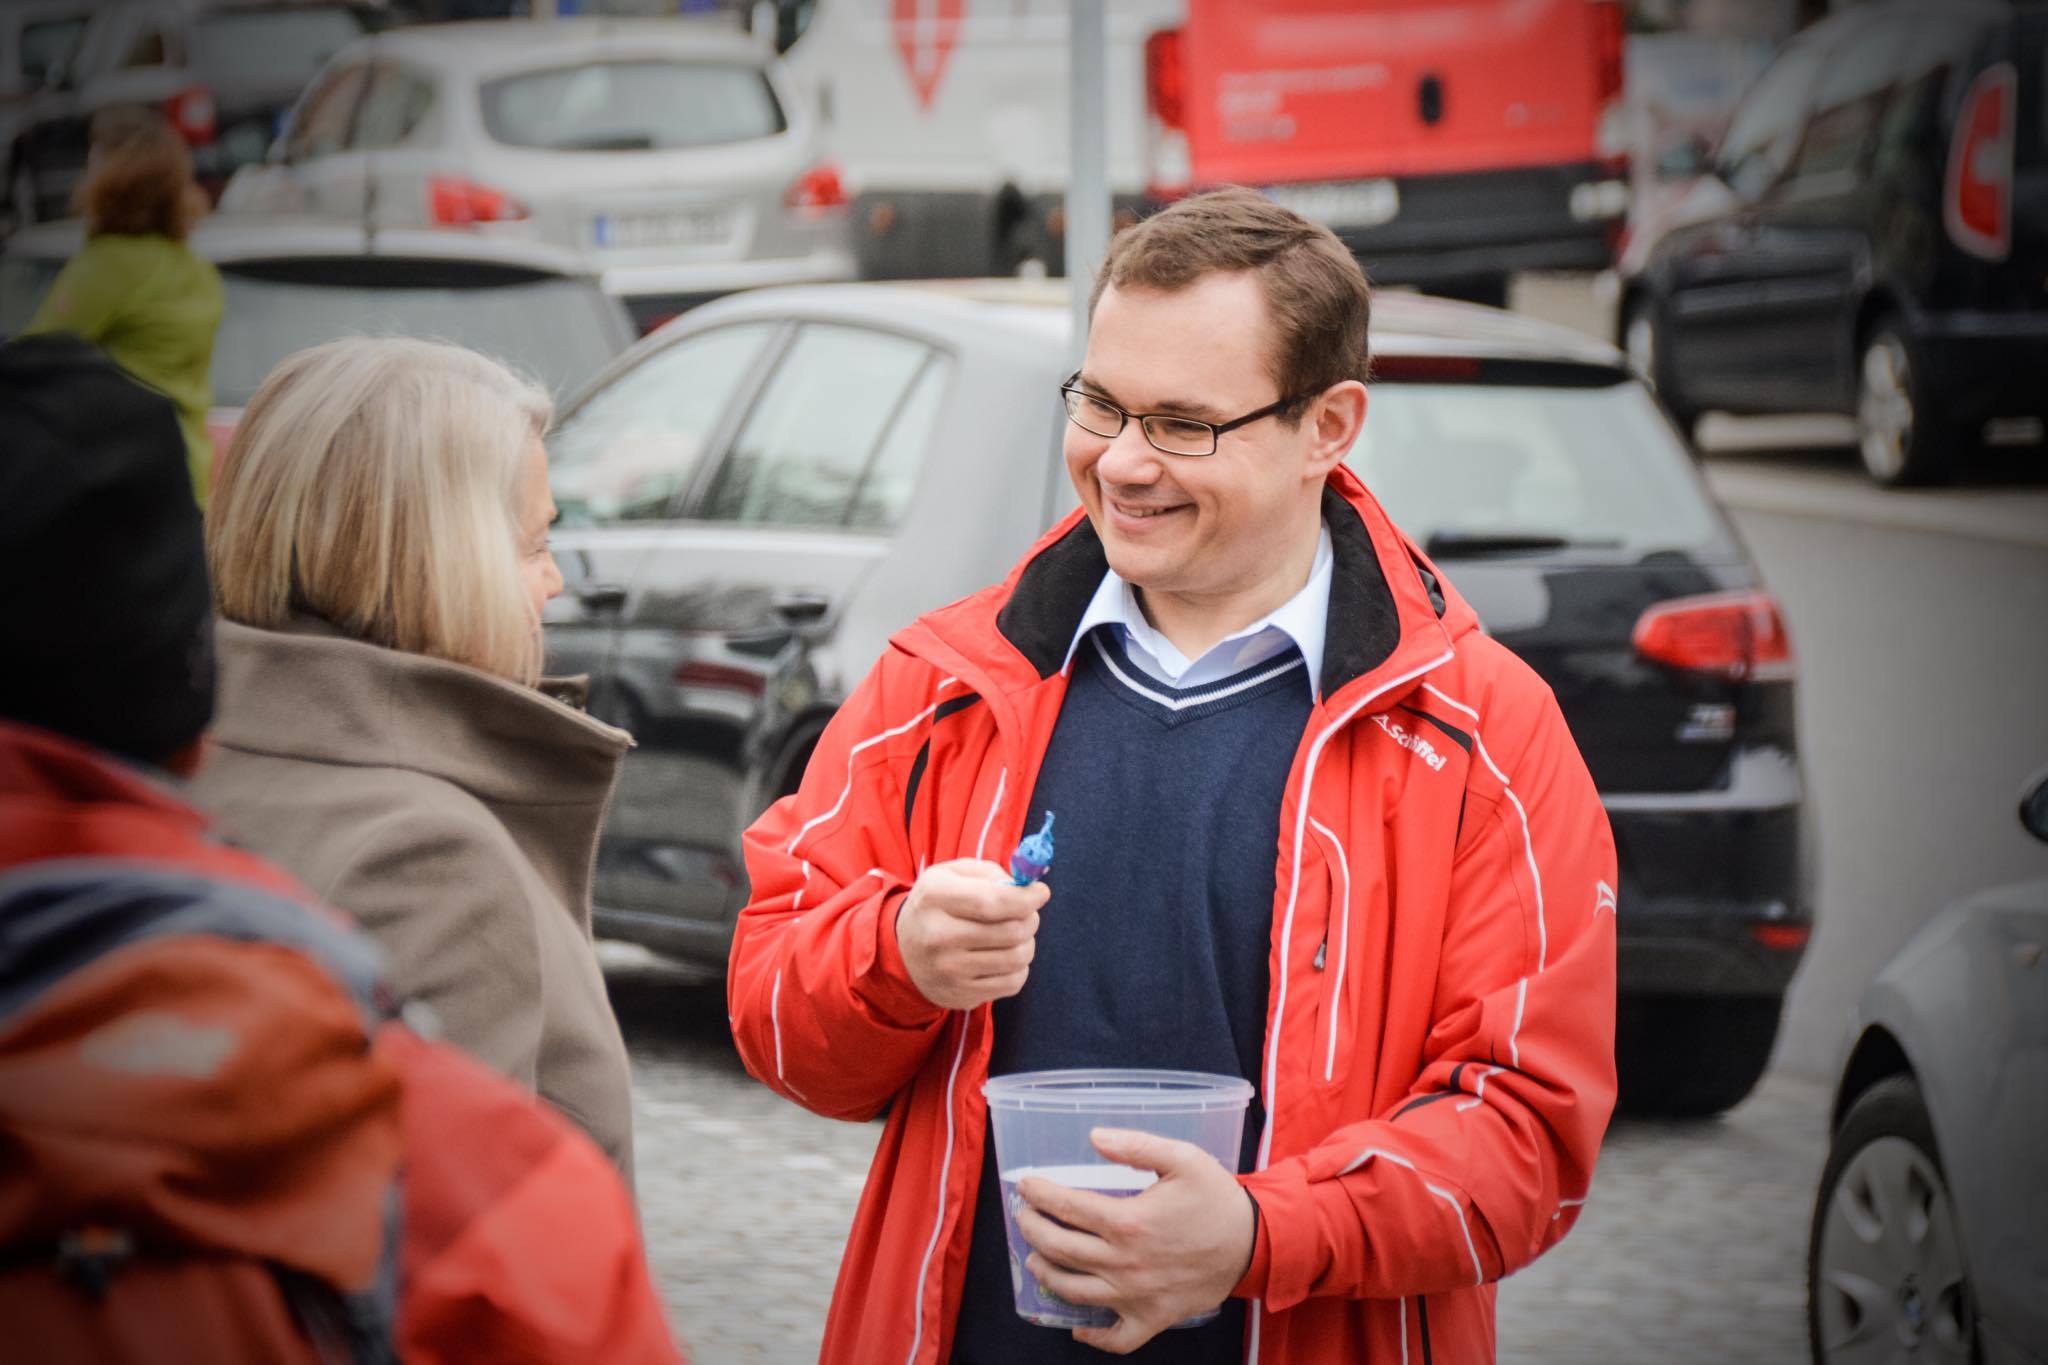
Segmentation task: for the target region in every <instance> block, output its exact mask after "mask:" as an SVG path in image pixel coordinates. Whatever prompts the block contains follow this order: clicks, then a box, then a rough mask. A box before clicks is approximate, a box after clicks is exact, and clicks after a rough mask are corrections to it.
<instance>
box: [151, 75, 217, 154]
mask: <svg viewBox="0 0 2048 1365" xmlns="http://www.w3.org/2000/svg"><path fill="white" fill-rule="evenodd" d="M216 112H217V111H216V110H215V107H214V103H213V92H212V91H211V90H208V89H207V88H206V87H205V86H203V85H189V86H186V87H185V88H184V89H183V90H180V91H179V92H178V93H177V94H175V95H173V96H171V97H170V98H169V99H167V100H165V101H164V119H165V120H166V121H167V122H168V123H169V124H170V125H171V127H173V128H175V129H176V130H177V132H178V136H179V137H182V138H184V139H185V141H186V142H188V143H190V144H191V145H193V146H194V147H203V146H205V145H206V144H207V143H209V142H211V141H213V138H214V134H215V132H216V131H218V130H217V129H216V127H215V124H214V119H215V114H216Z"/></svg>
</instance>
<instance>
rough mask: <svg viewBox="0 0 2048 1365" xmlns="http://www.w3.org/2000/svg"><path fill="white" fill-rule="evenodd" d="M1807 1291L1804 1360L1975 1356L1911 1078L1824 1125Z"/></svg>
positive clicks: (1966, 1294) (1964, 1278)
mask: <svg viewBox="0 0 2048 1365" xmlns="http://www.w3.org/2000/svg"><path fill="white" fill-rule="evenodd" d="M1806 1286H1807V1293H1806V1326H1807V1339H1808V1344H1809V1347H1810V1349H1811V1351H1812V1353H1813V1359H1814V1361H1815V1365H1851V1362H1855V1361H1862V1360H1868V1359H1874V1358H1888V1357H1887V1356H1886V1353H1887V1352H1895V1353H1896V1355H1897V1358H1899V1359H1905V1358H1907V1356H1908V1355H1910V1356H1911V1358H1912V1359H1914V1360H1923V1359H1926V1360H1935V1361H1953V1362H1956V1365H1974V1362H1976V1361H1978V1360H1980V1359H1981V1358H1982V1357H1981V1347H1980V1345H1979V1343H1978V1333H1977V1307H1976V1296H1975V1295H1974V1294H1973V1293H1972V1292H1971V1287H1970V1279H1969V1274H1968V1268H1967V1267H1966V1266H1965V1265H1964V1263H1963V1249H1962V1243H1961V1241H1960V1236H1959V1229H1958V1228H1957V1225H1956V1211H1955V1199H1954V1196H1953V1195H1951V1194H1950V1192H1949V1186H1948V1175H1947V1172H1946V1171H1945V1170H1944V1168H1943V1166H1942V1163H1941V1153H1940V1151H1939V1150H1938V1149H1937V1148H1936V1146H1935V1142H1934V1125H1933V1121H1932V1120H1931V1119H1930V1118H1929V1116H1928V1113H1927V1103H1926V1100H1925V1099H1924V1098H1923V1097H1922V1095H1921V1093H1920V1087H1919V1085H1918V1083H1917V1082H1915V1081H1914V1079H1913V1078H1912V1077H1911V1076H1906V1075H1900V1076H1889V1077H1886V1078H1885V1079H1884V1080H1881V1081H1879V1082H1878V1083H1877V1084H1876V1085H1873V1086H1871V1087H1870V1088H1869V1089H1868V1090H1866V1091H1864V1092H1863V1093H1862V1094H1861V1095H1860V1096H1858V1097H1857V1099H1856V1102H1855V1103H1854V1104H1852V1105H1850V1106H1849V1112H1848V1113H1847V1114H1846V1115H1844V1116H1843V1119H1842V1122H1841V1126H1840V1127H1838V1128H1837V1129H1836V1130H1835V1136H1834V1141H1833V1143H1832V1144H1831V1145H1830V1146H1829V1149H1828V1160H1827V1165H1826V1166H1825V1167H1824V1168H1823V1169H1822V1171H1821V1178H1820V1193H1819V1194H1818V1195H1817V1196H1816V1198H1815V1199H1814V1206H1813V1228H1812V1232H1811V1234H1810V1235H1809V1238H1808V1242H1807V1259H1806ZM1923 1347H1925V1348H1927V1349H1926V1351H1925V1354H1923V1353H1922V1348H1923Z"/></svg>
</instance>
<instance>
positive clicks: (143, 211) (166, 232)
mask: <svg viewBox="0 0 2048 1365" xmlns="http://www.w3.org/2000/svg"><path fill="white" fill-rule="evenodd" d="M72 207H73V208H75V209H77V211H78V212H79V214H80V215H81V216H83V217H84V219H85V231H86V235H87V236H89V237H98V236H100V235H101V234H102V233H108V232H113V233H121V234H123V235H128V236H136V237H149V236H156V237H168V238H170V239H171V240H172V241H174V242H182V241H184V240H185V237H186V234H188V233H190V232H191V231H192V225H193V224H194V223H196V222H198V221H199V220H200V219H201V218H202V217H204V216H205V215H206V210H207V202H206V192H205V191H204V190H202V189H200V188H199V184H198V182H197V181H196V180H194V179H193V178H192V149H191V148H190V147H187V146H186V145H185V139H183V138H182V137H179V136H178V134H177V131H176V130H175V129H173V128H172V127H171V125H170V124H169V123H167V122H166V121H165V120H164V118H163V116H162V115H161V114H158V113H157V112H156V111H155V110H153V109H144V108H141V107H138V106H129V105H123V106H120V107H117V108H112V109H102V110H101V111H100V112H99V113H97V114H95V115H94V116H93V120H92V164H91V169H90V171H89V172H88V174H87V175H86V177H85V179H84V180H82V181H81V182H79V186H78V192H77V194H76V195H75V196H74V197H73V200H72Z"/></svg>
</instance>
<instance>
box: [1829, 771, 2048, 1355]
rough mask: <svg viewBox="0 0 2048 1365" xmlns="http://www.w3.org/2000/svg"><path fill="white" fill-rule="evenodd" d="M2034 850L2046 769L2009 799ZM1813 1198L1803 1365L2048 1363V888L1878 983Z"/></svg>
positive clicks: (1965, 913) (1921, 949) (1966, 908)
mask: <svg viewBox="0 0 2048 1365" xmlns="http://www.w3.org/2000/svg"><path fill="white" fill-rule="evenodd" d="M2020 823H2021V824H2022V825H2024V826H2025V827H2026V829H2027V831H2028V833H2030V834H2032V835H2033V836H2034V837H2035V838H2037V839H2040V840H2042V841H2043V842H2048V774H2044V775H2043V776H2042V777H2040V778H2038V779H2036V780H2035V782H2034V783H2033V784H2032V785H2031V787H2030V788H2029V789H2028V792H2027V794H2026V796H2025V797H2024V798H2023V799H2022V800H2021V803H2020ZM1857 1022H1858V1028H1857V1031H1856V1042H1855V1045H1854V1046H1853V1048H1852V1049H1851V1051H1850V1054H1849V1060H1848V1062H1847V1064H1846V1065H1845V1066H1844V1067H1843V1071H1842V1080H1841V1084H1840V1086H1839V1088H1838V1089H1837V1091H1836V1094H1835V1106H1834V1141H1833V1144H1832V1146H1831V1147H1830V1149H1829V1152H1828V1161H1827V1167H1826V1169H1825V1170H1824V1171H1823V1172H1822V1174H1821V1183H1820V1194H1819V1196H1818V1198H1817V1199H1816V1201H1815V1206H1814V1214H1813V1237H1812V1242H1811V1246H1810V1250H1809V1261H1808V1293H1807V1313H1808V1324H1809V1328H1810V1332H1811V1337H1812V1345H1813V1359H1814V1360H1815V1362H1816V1365H1862V1363H1863V1362H1869V1365H1885V1363H1886V1362H1891V1361H1930V1362H1945V1361H1952V1362H1954V1365H2043V1362H2048V1159H2044V1155H2043V1154H2044V1151H2048V881H2034V882H2023V883H2020V884H2018V885H2014V886H2002V887H1997V888H1994V889H1992V890H1989V891H1986V892H1983V893H1981V894H1979V895H1976V896H1973V897H1970V898H1969V899H1967V900H1965V901H1963V902H1961V903H1959V904H1957V905H1953V906H1951V907H1949V909H1948V910H1947V911H1945V912H1944V913H1943V914H1941V915H1940V916H1939V917H1938V918H1936V919H1935V920H1934V921H1933V922H1932V923H1930V924H1929V925H1927V927H1926V928H1924V929H1922V930H1921V931H1920V932H1919V933H1918V934H1916V935H1915V936H1914V937H1913V938H1912V940H1911V941H1910V942H1908V943H1907V944H1906V946H1905V947H1904V948H1902V949H1900V950H1899V953H1898V955H1897V956H1896V957H1894V958H1893V959H1892V960H1891V962H1890V964H1889V965H1887V966H1886V967H1885V969H1884V970H1883V971H1881V972H1879V973H1878V975H1877V979H1876V980H1875V981H1873V982H1872V983H1871V985H1870V987H1869V989H1868V990H1866V991H1865V992H1864V993H1863V1001H1862V1005H1861V1007H1860V1009H1859V1010H1858V1021H1857Z"/></svg>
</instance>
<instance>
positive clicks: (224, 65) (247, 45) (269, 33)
mask: <svg viewBox="0 0 2048 1365" xmlns="http://www.w3.org/2000/svg"><path fill="white" fill-rule="evenodd" d="M362 36H363V25H362V21H361V20H359V19H357V18H356V16H355V14H354V12H353V11H351V10H348V9H344V8H342V7H341V6H338V5H337V6H333V7H330V8H319V9H290V10H223V11H220V12H219V13H215V14H207V15H205V16H203V17H202V18H201V19H200V20H199V22H198V23H196V24H194V25H193V26H192V56H191V67H192V69H193V70H194V71H199V72H223V73H228V72H232V73H241V72H246V71H261V72H263V73H264V78H265V79H266V80H268V81H274V82H275V83H277V84H279V85H304V84H305V83H306V82H307V81H310V80H312V79H313V76H314V74H315V73H316V72H318V71H319V70H320V68H321V67H322V66H323V65H325V64H326V62H327V59H328V58H329V57H332V56H333V55H334V54H335V53H337V52H339V51H341V50H342V49H343V48H345V47H347V46H348V45H349V44H350V43H352V42H354V41H355V40H356V39H358V38H360V37H362Z"/></svg>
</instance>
